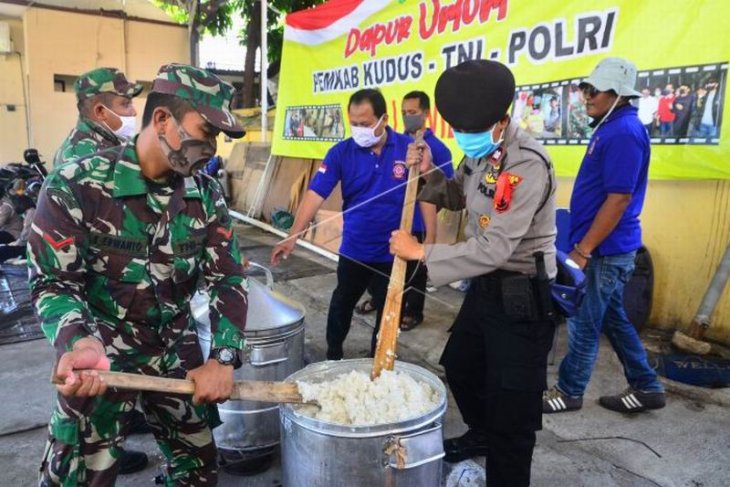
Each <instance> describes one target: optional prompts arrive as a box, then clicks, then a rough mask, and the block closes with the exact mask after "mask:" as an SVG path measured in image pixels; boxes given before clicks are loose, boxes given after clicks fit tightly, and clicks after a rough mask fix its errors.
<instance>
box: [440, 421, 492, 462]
mask: <svg viewBox="0 0 730 487" xmlns="http://www.w3.org/2000/svg"><path fill="white" fill-rule="evenodd" d="M444 453H445V456H444V460H446V461H447V462H449V463H456V462H461V461H462V460H466V459H467V458H471V457H476V456H482V457H483V456H486V454H487V437H486V435H485V434H483V433H480V432H477V431H475V430H472V429H470V430H469V431H467V432H466V433H464V434H463V435H461V436H459V437H458V438H450V439H448V440H444Z"/></svg>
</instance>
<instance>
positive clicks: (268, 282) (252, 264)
mask: <svg viewBox="0 0 730 487" xmlns="http://www.w3.org/2000/svg"><path fill="white" fill-rule="evenodd" d="M248 266H249V267H254V268H256V269H261V270H262V271H264V274H266V287H268V288H269V289H274V274H273V273H272V272H271V269H269V268H268V267H265V266H262V265H261V264H257V263H256V262H251V261H249V263H248Z"/></svg>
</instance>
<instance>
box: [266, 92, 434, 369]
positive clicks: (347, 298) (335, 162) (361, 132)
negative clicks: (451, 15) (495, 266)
mask: <svg viewBox="0 0 730 487" xmlns="http://www.w3.org/2000/svg"><path fill="white" fill-rule="evenodd" d="M347 110H348V116H349V118H350V127H351V133H352V137H350V138H348V139H345V140H343V141H342V142H339V143H337V144H336V145H335V146H334V147H332V148H331V149H330V150H329V151H328V152H327V155H326V156H325V158H324V161H323V162H322V165H321V166H320V168H319V170H318V172H317V174H316V175H315V177H314V179H312V182H311V184H310V186H309V191H307V194H306V195H305V197H304V200H303V201H302V203H301V205H300V206H299V209H298V210H297V214H296V217H295V218H294V224H293V225H292V228H291V230H290V231H289V237H288V238H286V239H285V240H283V241H282V242H280V243H279V244H277V245H276V247H274V249H273V251H272V253H271V263H272V264H273V265H277V264H278V263H279V260H280V259H281V258H282V257H284V258H286V257H287V256H288V255H289V254H290V253H291V252H292V250H293V249H294V244H295V242H296V239H297V238H299V237H300V236H301V235H302V234H303V233H304V231H305V230H306V228H307V225H309V222H310V221H312V218H314V216H315V215H316V214H317V210H319V208H320V207H321V206H322V203H323V202H324V200H325V199H326V198H327V197H328V196H329V194H330V193H331V192H332V190H333V189H334V188H335V186H336V185H337V183H340V185H341V189H342V212H343V220H344V225H343V232H342V243H341V245H340V260H339V262H338V264H337V287H336V288H335V290H334V292H333V293H332V299H331V301H330V307H329V313H328V316H327V359H328V360H339V359H341V358H342V357H343V351H342V344H343V343H344V341H345V338H346V337H347V333H348V331H349V330H350V322H351V321H352V313H353V310H354V309H355V305H356V304H357V301H358V299H360V296H362V294H363V292H365V289H366V288H367V286H368V283H370V281H371V280H372V281H373V291H374V293H373V298H374V300H375V307H376V309H377V311H378V313H377V319H376V327H375V330H374V331H373V336H372V343H371V353H372V352H373V351H374V349H375V342H376V336H377V333H378V327H379V325H380V317H381V314H382V310H383V305H384V303H385V295H386V293H387V288H388V279H389V276H390V271H391V267H392V265H393V256H392V255H391V254H390V250H389V243H388V240H389V239H390V233H391V232H392V231H393V230H396V229H398V228H399V227H400V219H401V213H402V210H403V199H404V197H405V186H406V185H405V183H406V182H407V180H408V169H407V167H406V164H405V160H406V152H407V151H408V144H410V143H411V138H410V137H408V136H405V135H401V134H398V133H396V132H394V131H393V130H392V129H391V128H390V127H388V114H387V113H386V112H385V99H384V98H383V95H382V94H381V93H380V91H378V90H374V89H363V90H360V91H357V92H356V93H354V94H353V95H352V96H351V97H350V101H349V103H348V105H347ZM416 213H417V215H416V217H415V220H416V221H417V220H418V219H420V218H421V217H420V215H419V214H418V213H420V212H418V208H416Z"/></svg>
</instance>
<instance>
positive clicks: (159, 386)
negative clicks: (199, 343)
mask: <svg viewBox="0 0 730 487" xmlns="http://www.w3.org/2000/svg"><path fill="white" fill-rule="evenodd" d="M77 372H83V370H78V371H77ZM96 372H97V373H98V374H99V376H101V377H102V379H104V382H105V383H106V384H107V386H109V387H116V388H118V389H130V390H135V391H153V392H169V393H172V394H191V395H192V394H193V393H194V392H195V383H193V381H190V380H185V379H169V378H167V377H155V376H151V375H140V374H129V373H126V372H110V371H108V370H97V371H96ZM51 382H52V383H54V384H63V381H62V380H61V379H60V378H58V377H57V376H56V375H55V374H54V375H53V377H52V379H51ZM230 399H231V400H243V401H262V402H276V403H303V402H304V401H303V400H302V396H301V394H299V388H298V387H297V385H296V384H290V383H287V382H267V381H254V380H246V381H237V382H234V383H233V392H232V393H231V397H230Z"/></svg>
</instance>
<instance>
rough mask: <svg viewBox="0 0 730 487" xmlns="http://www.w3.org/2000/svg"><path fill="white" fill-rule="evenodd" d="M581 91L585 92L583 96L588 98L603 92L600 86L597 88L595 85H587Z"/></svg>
mask: <svg viewBox="0 0 730 487" xmlns="http://www.w3.org/2000/svg"><path fill="white" fill-rule="evenodd" d="M581 91H582V92H583V96H584V97H586V98H593V97H594V96H596V95H598V94H599V93H601V90H599V89H598V88H596V87H595V86H593V85H585V86H584V87H583V88H582V89H581Z"/></svg>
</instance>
